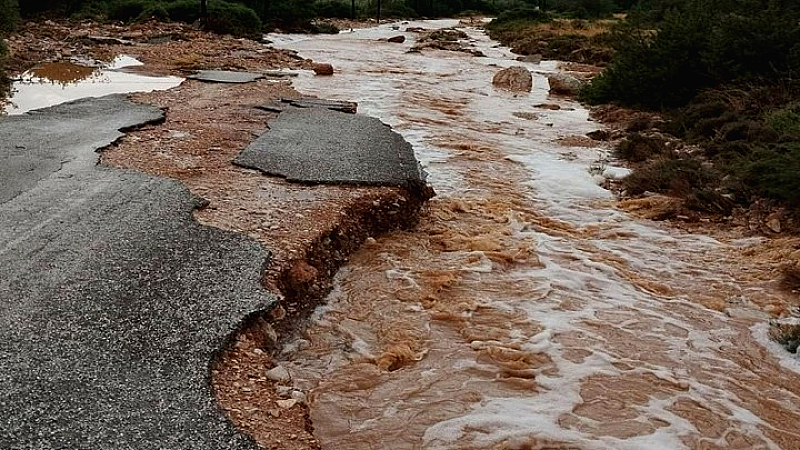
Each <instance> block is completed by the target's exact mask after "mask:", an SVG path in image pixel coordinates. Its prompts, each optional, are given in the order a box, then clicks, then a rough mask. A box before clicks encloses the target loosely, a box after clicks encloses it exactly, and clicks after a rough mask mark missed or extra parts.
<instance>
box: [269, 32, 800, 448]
mask: <svg viewBox="0 0 800 450" xmlns="http://www.w3.org/2000/svg"><path fill="white" fill-rule="evenodd" d="M456 24H457V22H456V21H428V22H419V23H414V22H412V23H410V24H404V25H403V26H402V27H401V29H400V30H395V29H393V28H392V26H391V25H382V26H380V27H378V28H371V29H363V30H355V31H352V32H344V33H340V34H339V35H332V36H301V35H271V36H270V39H271V40H273V41H274V44H273V45H275V46H278V47H282V48H288V49H293V50H296V51H298V52H299V54H300V55H302V56H303V57H306V58H312V59H314V60H315V61H322V62H330V63H332V64H333V66H334V68H335V69H336V73H335V75H334V76H332V77H320V76H316V77H315V76H313V75H312V74H308V73H305V74H301V76H300V77H298V78H297V79H296V80H295V81H294V86H295V87H296V88H297V89H298V90H299V91H301V92H302V93H303V94H310V95H315V96H319V97H322V98H331V99H337V100H350V101H356V102H358V103H359V111H360V112H361V113H364V114H368V115H372V116H375V117H378V118H380V119H381V120H383V121H384V122H385V123H387V124H390V125H391V126H392V127H393V128H394V129H395V130H397V131H398V132H400V133H401V134H402V135H403V136H404V137H405V138H406V140H408V141H409V142H411V143H412V144H413V146H414V148H415V151H416V152H417V157H418V159H419V160H420V161H421V162H422V164H423V166H424V167H425V169H426V170H427V172H428V173H429V182H430V183H431V184H432V186H433V187H434V189H435V190H436V191H437V193H438V196H437V197H435V198H434V199H432V200H431V201H430V203H429V205H428V207H427V208H426V209H425V211H424V212H423V215H422V218H421V221H420V224H419V226H418V227H417V228H416V229H414V230H412V231H409V232H395V233H391V234H389V235H386V236H383V237H381V238H379V239H377V240H375V239H371V240H369V242H367V244H366V245H365V246H364V248H363V249H361V250H360V251H359V252H357V253H356V254H355V255H354V256H353V258H352V260H351V262H350V263H349V264H348V265H347V266H346V267H344V268H343V269H342V270H341V272H340V273H339V274H338V275H337V279H336V286H335V289H334V291H333V292H332V293H331V294H330V296H329V298H328V303H327V305H325V306H322V307H320V308H319V309H318V310H317V311H316V312H315V314H314V316H313V317H312V321H311V324H310V325H309V328H308V329H307V330H306V331H305V333H304V334H303V335H302V336H300V337H299V338H298V339H297V340H294V341H292V342H291V343H289V344H288V345H287V346H286V347H285V348H284V349H283V352H282V354H281V355H280V359H281V361H279V362H280V363H281V364H283V365H284V366H285V367H287V368H288V369H289V371H290V372H291V374H292V378H293V381H294V383H295V385H296V387H298V388H302V389H306V390H309V391H310V395H309V396H308V401H309V406H310V411H311V419H312V422H313V424H314V429H315V435H316V437H317V438H318V439H319V441H320V443H321V445H322V447H323V448H326V449H368V448H369V449H386V448H392V449H416V448H426V449H464V448H470V449H490V448H491V449H495V448H497V449H499V448H507V449H532V448H536V449H538V448H571V449H572V448H577V449H679V448H693V449H700V448H702V449H711V448H725V449H757V448H769V449H773V448H783V449H798V448H800V431H798V427H797V424H798V423H800V374H799V372H798V367H800V364H798V361H797V359H795V358H794V356H793V355H791V354H789V353H788V352H786V351H784V350H783V349H782V348H781V347H780V346H778V345H777V344H775V343H772V342H771V341H769V339H767V337H766V336H767V332H766V330H767V319H766V316H767V315H766V314H765V312H769V311H773V310H775V308H785V307H787V305H789V304H790V303H789V299H787V298H785V297H783V296H784V295H785V294H782V293H780V292H778V291H777V290H776V289H775V288H774V285H773V284H768V283H763V282H759V281H758V280H757V279H756V278H753V277H750V276H748V275H747V271H746V270H744V269H745V268H746V266H747V264H746V261H743V260H742V259H743V257H742V256H741V255H743V254H744V253H745V252H746V251H747V249H749V248H751V247H752V246H754V245H757V244H758V243H759V242H760V238H757V237H755V238H742V239H722V238H712V237H710V236H705V235H701V234H688V233H685V232H682V231H678V230H675V229H672V228H670V227H668V226H667V225H665V224H660V223H657V222H649V221H645V220H640V219H637V218H635V217H634V216H632V215H630V214H628V213H626V212H624V211H622V210H620V209H619V208H617V207H616V203H615V199H614V197H613V195H612V194H611V193H610V192H609V191H606V190H604V189H602V188H601V187H599V185H598V179H597V178H598V174H599V173H602V172H606V174H614V173H620V172H624V171H623V170H618V169H615V168H614V167H612V164H611V163H609V162H608V161H609V159H608V153H609V150H608V149H606V148H602V147H600V146H597V145H594V146H593V145H591V144H589V145H586V144H581V145H578V146H575V145H574V144H573V145H570V143H571V142H572V143H575V142H585V141H581V140H580V139H574V137H575V136H584V135H585V134H586V133H587V132H590V131H593V130H596V129H599V128H601V127H602V126H601V125H600V124H598V123H596V122H593V121H591V120H589V114H588V111H587V110H586V109H585V108H583V107H582V106H581V105H579V104H577V103H576V102H574V101H572V100H569V99H565V98H558V97H550V96H549V94H548V84H547V79H546V77H545V76H544V74H546V73H547V72H554V71H557V70H559V69H558V66H557V64H556V63H555V62H551V61H543V62H542V63H541V64H524V63H519V62H516V61H514V56H515V55H513V54H511V53H510V52H509V51H508V49H506V48H501V47H499V46H497V45H496V43H495V42H492V41H491V40H489V39H488V38H487V37H486V36H485V34H484V33H483V32H482V31H481V30H479V29H473V28H465V29H464V30H465V31H466V32H467V33H468V34H469V36H470V40H469V41H470V42H469V43H468V45H472V46H473V47H474V48H475V49H478V50H480V51H482V52H483V53H484V54H485V55H486V57H474V56H472V55H470V54H467V53H460V52H448V51H441V50H424V51H423V52H422V53H408V52H407V51H408V50H409V48H410V47H411V46H412V45H413V44H414V43H415V39H416V35H415V33H409V32H404V30H405V28H406V27H415V26H419V27H424V28H442V27H447V26H454V25H456ZM398 34H403V35H405V36H406V41H405V43H402V44H396V43H389V42H385V41H381V39H384V40H385V39H386V38H389V37H392V36H395V35H398ZM520 64H524V65H526V66H527V67H528V68H529V69H531V71H533V73H534V88H533V91H532V92H530V93H521V94H520V93H510V92H505V91H501V90H497V89H495V88H494V87H493V86H492V84H491V80H492V76H493V75H494V74H495V73H496V72H497V71H498V70H500V69H501V68H503V67H509V66H512V65H520ZM542 104H551V105H552V104H555V105H558V106H559V107H560V109H552V108H553V107H552V106H551V107H549V108H548V107H542V106H541V105H542ZM536 105H540V106H536ZM571 138H573V139H571Z"/></svg>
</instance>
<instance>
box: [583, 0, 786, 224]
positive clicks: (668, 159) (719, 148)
mask: <svg viewBox="0 0 800 450" xmlns="http://www.w3.org/2000/svg"><path fill="white" fill-rule="evenodd" d="M610 42H612V43H613V48H614V52H615V53H614V55H615V56H614V58H613V60H612V62H611V64H610V66H609V67H608V68H607V69H606V70H605V71H604V72H603V74H601V75H600V76H599V77H598V78H596V79H595V80H594V81H593V82H592V84H591V86H589V87H588V88H587V89H586V90H585V91H584V92H583V93H582V96H583V98H584V100H587V101H589V102H591V103H607V102H615V103H619V104H621V105H626V106H633V107H639V108H646V109H653V110H658V111H663V112H664V113H665V117H666V118H667V119H668V120H667V123H666V124H665V125H664V126H662V127H661V128H662V131H666V132H669V133H671V134H673V135H675V136H677V137H679V138H682V139H684V140H686V141H688V142H690V143H694V144H697V145H698V146H699V147H700V148H701V150H702V151H701V152H699V153H695V154H691V155H689V154H678V153H675V152H669V151H665V150H664V148H663V147H661V148H659V149H658V151H656V152H654V153H653V154H652V156H653V158H651V160H649V161H648V163H647V164H645V165H644V166H642V167H640V169H639V170H638V173H635V174H634V176H633V177H631V178H630V179H629V180H627V183H626V184H627V187H628V188H629V189H630V190H632V191H633V192H634V193H635V192H641V191H644V190H649V191H656V192H667V193H671V194H677V195H683V196H685V197H687V198H689V199H691V200H692V203H691V204H692V205H693V206H695V207H697V208H699V209H712V210H718V211H719V212H721V213H729V212H730V209H731V208H733V207H735V206H736V205H748V204H750V203H751V202H753V201H755V200H756V199H762V200H763V199H768V200H771V201H773V202H776V203H777V204H781V205H784V206H787V207H789V208H792V209H794V210H798V209H800V83H799V82H798V80H797V75H798V74H800V2H796V1H794V0H746V1H741V0H685V1H682V2H678V1H675V0H672V1H670V2H669V3H658V4H656V5H651V7H650V9H644V6H643V5H640V7H639V9H635V10H634V11H632V13H631V16H630V17H629V18H628V20H626V21H625V23H624V24H623V25H621V26H620V27H618V28H617V29H616V30H615V31H614V33H613V37H612V39H611V40H610ZM631 139H633V140H635V139H636V138H635V137H633V138H631ZM631 139H629V140H628V141H626V143H625V145H630V141H631ZM619 153H620V155H621V156H625V151H621V152H619ZM655 174H658V177H656V176H655ZM657 178H658V179H664V178H666V181H664V182H661V183H658V182H656V181H657ZM662 181H663V180H662ZM676 186H680V188H679V189H677V188H676Z"/></svg>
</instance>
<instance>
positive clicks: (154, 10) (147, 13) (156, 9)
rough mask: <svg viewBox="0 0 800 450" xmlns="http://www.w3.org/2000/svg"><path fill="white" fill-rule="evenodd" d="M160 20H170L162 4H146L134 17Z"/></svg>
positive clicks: (140, 19)
mask: <svg viewBox="0 0 800 450" xmlns="http://www.w3.org/2000/svg"><path fill="white" fill-rule="evenodd" d="M151 19H155V20H160V21H162V22H166V21H169V20H170V17H169V13H168V12H167V10H166V9H164V6H163V5H160V4H153V5H148V6H147V7H146V8H144V10H143V11H142V12H141V14H139V16H137V17H136V20H137V21H144V20H151Z"/></svg>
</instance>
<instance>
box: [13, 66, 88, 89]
mask: <svg viewBox="0 0 800 450" xmlns="http://www.w3.org/2000/svg"><path fill="white" fill-rule="evenodd" d="M98 72H99V70H98V69H97V68H95V67H88V66H83V65H80V64H75V63H72V62H49V63H45V64H41V65H39V66H36V67H34V68H33V69H31V70H29V71H27V72H25V73H24V74H22V77H21V80H20V81H22V82H25V83H50V84H60V85H61V86H62V87H66V86H67V85H69V84H71V83H77V82H79V81H82V80H86V79H89V78H91V77H92V76H95V77H96V76H97V75H98Z"/></svg>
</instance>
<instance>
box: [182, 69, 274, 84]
mask: <svg viewBox="0 0 800 450" xmlns="http://www.w3.org/2000/svg"><path fill="white" fill-rule="evenodd" d="M188 78H191V79H193V80H200V81H207V82H211V83H252V82H253V81H256V80H260V79H262V78H266V76H265V75H264V74H261V73H256V72H233V71H230V70H198V71H197V72H195V73H194V74H193V75H189V77H188Z"/></svg>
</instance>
